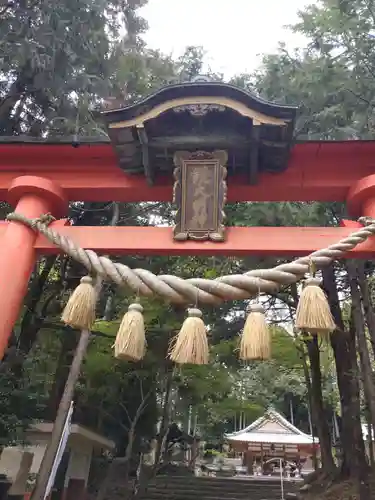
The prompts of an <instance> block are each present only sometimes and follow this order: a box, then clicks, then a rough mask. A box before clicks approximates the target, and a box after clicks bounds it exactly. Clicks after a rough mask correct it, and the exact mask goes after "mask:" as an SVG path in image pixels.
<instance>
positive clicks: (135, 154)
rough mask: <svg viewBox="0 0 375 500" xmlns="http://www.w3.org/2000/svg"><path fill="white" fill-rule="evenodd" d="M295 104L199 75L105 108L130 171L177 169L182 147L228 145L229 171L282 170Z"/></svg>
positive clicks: (252, 175) (253, 174) (251, 174)
mask: <svg viewBox="0 0 375 500" xmlns="http://www.w3.org/2000/svg"><path fill="white" fill-rule="evenodd" d="M296 111H297V108H295V107H291V106H281V105H278V104H274V103H271V102H268V101H265V100H263V99H261V98H259V97H257V96H255V95H253V94H250V93H249V92H246V91H244V90H242V89H240V88H237V87H234V86H232V85H228V84H225V83H219V82H212V81H209V80H208V79H207V78H197V79H196V80H195V81H193V82H189V83H180V84H174V85H168V86H166V87H164V88H162V89H161V90H159V91H158V92H156V93H154V94H152V95H150V96H149V97H147V98H146V99H143V100H141V101H139V102H137V103H135V104H132V105H129V106H126V107H124V108H122V109H114V110H109V111H104V112H103V116H104V119H105V121H106V124H107V127H108V133H109V137H110V139H111V142H112V144H113V147H114V148H115V150H116V153H117V156H118V159H119V164H120V167H121V168H122V169H124V170H125V171H126V172H128V173H140V174H144V175H146V177H147V178H148V180H149V181H150V182H151V183H152V182H153V181H154V180H155V178H156V177H157V176H158V175H159V174H167V175H171V176H172V173H173V168H174V165H173V158H174V155H175V153H176V152H178V151H190V152H191V153H194V152H196V151H206V152H207V153H210V152H211V153H212V152H213V151H216V150H224V151H226V152H227V155H228V162H227V169H228V177H229V178H230V176H231V175H232V174H233V173H243V174H246V176H247V179H248V181H249V182H250V183H252V184H255V183H256V182H257V176H258V173H259V172H264V171H266V172H275V173H278V172H282V171H283V170H285V168H286V167H287V164H288V157H289V150H290V146H291V141H292V134H293V127H294V121H295V117H296Z"/></svg>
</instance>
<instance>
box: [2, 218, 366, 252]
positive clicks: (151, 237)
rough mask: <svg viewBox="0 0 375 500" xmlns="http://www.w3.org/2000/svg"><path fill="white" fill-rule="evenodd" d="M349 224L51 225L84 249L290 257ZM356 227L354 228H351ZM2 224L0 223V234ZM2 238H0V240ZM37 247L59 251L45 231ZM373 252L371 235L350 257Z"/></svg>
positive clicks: (335, 236)
mask: <svg viewBox="0 0 375 500" xmlns="http://www.w3.org/2000/svg"><path fill="white" fill-rule="evenodd" d="M351 226H352V227H335V228H323V227H322V228H319V227H250V228H245V227H233V228H228V232H227V241H226V242H224V243H213V242H208V241H205V242H196V241H186V242H175V241H173V238H172V229H171V228H169V227H93V226H88V227H87V226H86V227H78V226H77V227H74V226H62V225H61V222H56V223H54V224H52V225H51V227H55V229H56V231H58V232H59V233H60V234H63V235H64V236H68V237H69V238H71V239H72V240H73V241H74V242H75V243H77V244H78V245H79V246H81V247H83V248H90V249H92V250H95V251H97V252H98V253H104V254H111V255H129V254H133V255H201V256H212V255H239V256H246V255H260V256H265V255H274V256H280V257H281V256H284V257H294V256H303V255H307V254H309V253H311V252H313V251H314V250H319V249H321V248H324V247H327V246H329V245H331V244H333V243H337V242H338V241H339V240H340V239H342V238H345V237H347V236H348V235H349V234H351V233H352V232H354V231H355V229H356V227H359V225H358V224H355V223H353V224H351ZM353 226H356V227H353ZM5 228H6V223H2V224H0V238H1V237H2V235H3V234H4V231H5ZM0 241H1V239H0ZM35 248H36V249H37V250H39V251H40V252H41V253H43V254H56V253H58V252H59V250H58V249H57V248H56V247H55V246H54V245H52V244H51V243H49V242H48V241H47V240H46V239H45V238H44V237H43V236H39V237H38V239H37V240H36V244H35ZM374 253H375V237H374V238H370V239H369V240H368V241H367V242H366V243H364V244H362V245H359V246H358V247H357V248H356V249H355V250H354V251H353V252H351V253H350V254H348V256H349V255H350V256H351V257H361V258H370V257H373V256H374Z"/></svg>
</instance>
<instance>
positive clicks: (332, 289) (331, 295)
mask: <svg viewBox="0 0 375 500" xmlns="http://www.w3.org/2000/svg"><path fill="white" fill-rule="evenodd" d="M323 284H324V288H325V290H326V292H327V295H328V299H329V303H330V307H331V311H332V314H333V317H334V319H335V323H336V325H337V329H336V330H335V331H334V332H333V333H332V335H331V345H332V349H333V353H334V357H335V364H336V373H337V383H338V387H339V392H340V403H341V432H340V438H341V446H342V454H343V457H342V458H343V460H342V473H343V475H344V476H347V477H353V478H357V479H359V478H360V477H361V476H362V470H363V468H365V467H366V466H367V461H366V455H365V445H364V441H363V435H362V427H361V413H360V392H359V383H358V365H357V353H356V349H355V338H354V332H353V331H347V330H346V329H345V325H344V322H343V319H342V315H341V308H340V302H339V298H338V291H337V286H336V277H335V271H334V268H333V266H329V267H327V268H324V269H323Z"/></svg>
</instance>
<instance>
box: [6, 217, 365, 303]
mask: <svg viewBox="0 0 375 500" xmlns="http://www.w3.org/2000/svg"><path fill="white" fill-rule="evenodd" d="M7 219H8V220H9V221H16V222H20V223H22V224H25V225H26V226H28V227H30V228H32V229H33V230H35V231H37V232H39V233H41V234H43V235H44V236H45V237H46V238H47V239H48V240H49V241H50V242H51V243H53V244H54V245H56V246H57V247H59V248H60V249H61V250H62V251H63V252H64V253H66V254H67V255H68V256H69V257H71V258H73V259H74V260H76V261H77V262H80V263H81V264H83V265H84V266H85V267H86V269H87V270H88V271H89V273H92V274H95V273H96V274H98V275H100V276H101V277H102V278H103V279H106V280H112V281H113V282H115V283H116V284H117V285H120V286H128V287H129V288H130V289H131V290H132V291H134V292H135V293H137V294H139V295H144V296H152V295H154V294H155V295H159V296H160V297H162V298H164V299H166V300H167V301H169V302H172V303H176V304H195V303H196V302H197V296H199V302H200V303H205V304H212V305H215V304H219V303H221V302H222V301H224V300H238V299H247V298H250V297H253V296H255V295H257V294H258V293H259V292H265V293H270V292H271V293H272V292H275V291H277V290H278V289H279V288H281V287H282V286H285V285H290V284H292V283H296V282H297V281H299V280H300V279H301V278H302V277H303V276H304V275H305V274H306V273H307V272H308V270H309V266H310V264H311V262H313V263H314V265H315V266H316V268H317V269H321V268H322V267H324V266H327V265H329V264H330V263H331V262H333V261H334V260H336V259H339V258H341V257H343V256H344V255H345V254H346V253H347V252H348V251H350V250H353V248H355V247H356V246H357V245H359V244H360V243H363V242H364V241H366V240H367V239H368V238H369V237H370V236H373V235H375V221H374V220H372V219H369V218H366V217H362V218H360V219H359V222H360V223H362V224H364V226H365V227H362V228H360V229H358V230H357V231H354V232H353V233H352V234H350V235H349V236H348V237H347V238H344V239H342V240H340V241H339V242H338V243H335V244H334V245H330V246H329V247H327V248H324V249H322V250H317V251H316V252H313V253H311V254H310V255H308V256H306V257H301V258H299V259H296V260H294V261H293V262H288V263H285V264H281V265H279V266H276V267H274V268H272V269H254V270H252V271H248V272H246V273H244V274H233V275H228V276H221V277H220V278H216V279H214V280H209V279H204V278H189V279H186V280H184V279H182V278H178V277H177V276H172V275H159V276H156V275H155V274H153V273H151V272H150V271H148V270H146V269H130V268H129V267H128V266H126V265H124V264H120V263H117V262H112V261H111V260H110V259H109V258H108V257H104V256H99V255H97V254H96V253H95V252H93V251H92V250H85V249H83V248H80V247H79V246H77V245H76V244H75V243H74V242H73V241H72V240H71V239H69V238H67V237H66V236H63V235H61V234H59V233H58V232H56V231H54V230H53V229H51V228H50V227H48V224H49V222H51V220H53V218H51V217H50V216H49V215H43V216H42V217H41V218H39V219H29V218H27V217H25V216H24V215H22V214H18V213H11V214H9V215H8V217H7Z"/></svg>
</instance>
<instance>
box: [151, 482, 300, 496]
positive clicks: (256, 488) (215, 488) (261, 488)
mask: <svg viewBox="0 0 375 500" xmlns="http://www.w3.org/2000/svg"><path fill="white" fill-rule="evenodd" d="M148 489H149V490H152V491H155V490H157V491H178V490H182V491H191V492H192V493H193V494H196V493H200V492H213V493H217V492H225V493H228V494H229V493H231V492H233V493H238V494H247V493H248V492H253V491H255V492H256V491H280V489H281V487H280V485H279V484H272V485H262V486H259V485H255V486H253V485H248V486H247V487H245V488H236V487H235V486H232V487H227V488H220V487H219V486H215V485H212V486H211V485H207V486H203V485H202V486H200V485H196V484H194V485H190V486H187V485H185V486H179V487H176V486H175V485H172V484H153V483H151V484H149V485H148ZM284 489H285V490H288V491H291V488H284Z"/></svg>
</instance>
